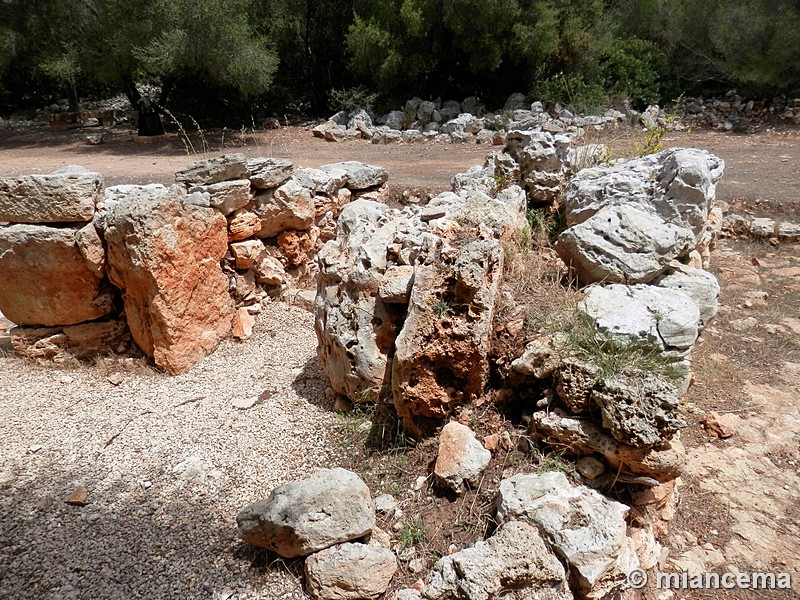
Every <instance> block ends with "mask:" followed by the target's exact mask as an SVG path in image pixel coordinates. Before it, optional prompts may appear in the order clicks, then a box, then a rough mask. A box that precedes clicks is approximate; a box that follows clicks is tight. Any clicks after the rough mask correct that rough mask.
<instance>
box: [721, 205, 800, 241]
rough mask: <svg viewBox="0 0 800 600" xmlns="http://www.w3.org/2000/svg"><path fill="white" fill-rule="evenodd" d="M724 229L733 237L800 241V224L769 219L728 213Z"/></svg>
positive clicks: (723, 225) (723, 222)
mask: <svg viewBox="0 0 800 600" xmlns="http://www.w3.org/2000/svg"><path fill="white" fill-rule="evenodd" d="M722 228H723V230H725V232H726V233H728V234H732V235H749V236H752V237H755V238H763V239H767V240H770V241H771V242H772V243H775V241H778V242H780V241H788V242H795V241H797V240H800V223H792V222H790V221H775V220H774V219H770V218H768V217H755V218H753V217H749V216H745V215H740V214H737V213H733V212H731V213H727V214H726V215H725V217H724V219H723V221H722Z"/></svg>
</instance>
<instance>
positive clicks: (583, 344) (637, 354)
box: [561, 309, 686, 380]
mask: <svg viewBox="0 0 800 600" xmlns="http://www.w3.org/2000/svg"><path fill="white" fill-rule="evenodd" d="M561 331H562V332H563V333H564V334H565V336H564V337H565V339H566V350H567V351H568V352H569V353H571V354H573V355H574V356H576V357H577V358H580V359H582V360H585V361H587V362H589V363H591V364H593V365H594V366H595V367H597V369H598V371H599V373H598V374H599V376H600V377H601V378H607V377H611V376H613V375H617V374H620V373H625V372H631V371H633V372H638V373H647V374H649V375H654V376H656V377H661V378H663V379H666V380H676V379H680V378H682V377H684V376H685V375H686V373H685V371H684V370H683V369H682V368H681V367H680V365H679V363H675V362H674V361H672V360H670V359H668V358H665V357H663V356H662V355H661V353H660V352H659V351H658V350H657V349H650V350H647V349H643V348H637V347H635V346H630V345H622V344H617V343H615V342H614V341H613V340H610V339H604V338H603V337H602V336H600V335H598V333H597V331H596V329H595V326H594V323H593V322H592V320H591V318H590V317H588V316H587V315H585V314H583V313H581V312H579V311H578V310H577V309H576V310H574V312H573V313H572V314H571V315H570V316H569V318H568V319H567V320H565V321H564V322H563V328H562V330H561Z"/></svg>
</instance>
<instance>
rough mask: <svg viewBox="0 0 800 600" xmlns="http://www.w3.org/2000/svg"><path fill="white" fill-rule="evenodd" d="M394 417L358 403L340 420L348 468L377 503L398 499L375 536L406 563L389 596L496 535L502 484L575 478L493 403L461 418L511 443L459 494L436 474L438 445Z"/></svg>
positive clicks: (481, 431)
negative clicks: (540, 476) (407, 431)
mask: <svg viewBox="0 0 800 600" xmlns="http://www.w3.org/2000/svg"><path fill="white" fill-rule="evenodd" d="M393 417H394V415H393V411H392V409H391V407H388V406H386V405H373V406H361V405H356V406H354V407H353V409H352V411H350V412H346V413H342V414H341V415H340V417H339V424H340V428H341V430H340V435H341V437H340V440H341V446H342V451H343V452H342V456H343V457H344V458H343V461H342V463H341V464H342V466H344V467H345V468H348V469H351V470H353V471H355V472H356V473H358V474H359V475H360V476H361V478H362V479H363V480H364V482H365V483H366V484H367V486H368V487H369V488H370V490H371V492H372V495H373V497H377V496H379V495H381V494H391V495H392V496H393V497H394V498H395V500H396V501H397V509H394V510H390V511H388V512H385V513H378V516H377V523H376V525H377V527H378V529H379V530H380V532H377V533H374V534H373V535H377V536H381V537H383V539H384V540H388V542H389V545H390V546H391V548H392V549H393V550H394V551H395V552H396V553H397V555H398V557H399V564H400V570H399V571H398V574H397V575H396V576H395V579H394V580H393V582H392V585H391V587H390V589H389V591H388V593H387V597H392V596H391V592H392V591H393V590H396V589H399V588H403V587H408V586H410V585H412V584H413V583H414V582H415V581H416V580H417V579H419V578H420V577H423V576H424V575H425V574H426V573H427V572H428V571H429V570H430V569H431V567H432V566H433V564H434V563H435V562H436V561H437V560H438V559H439V558H441V557H442V556H445V555H447V554H452V553H453V552H457V551H459V550H462V549H464V548H468V547H470V546H473V545H474V544H475V543H476V542H478V541H481V540H483V539H485V538H486V537H488V536H489V535H490V534H491V533H492V532H493V531H494V529H495V528H496V523H495V520H494V517H495V511H496V504H497V493H498V487H499V485H500V481H501V480H502V479H504V478H506V477H510V476H511V475H514V474H516V473H541V472H545V471H551V470H563V471H565V472H566V473H568V474H571V473H574V467H573V465H572V463H571V462H570V461H568V460H567V459H565V458H563V457H561V456H560V455H557V454H553V453H549V452H548V451H546V450H544V449H543V447H540V446H539V445H538V444H537V443H536V442H535V441H534V440H532V439H531V438H530V437H528V436H527V435H526V432H525V429H524V425H523V424H515V423H512V422H511V421H509V420H508V419H507V418H506V417H504V416H503V414H502V413H501V412H500V411H499V410H498V409H497V408H496V407H494V406H493V405H491V403H490V402H486V403H485V404H482V405H481V406H477V407H476V406H468V407H464V408H463V409H462V410H461V412H459V413H458V414H456V415H455V418H456V419H457V420H458V421H460V422H461V423H463V424H468V425H470V426H471V427H472V428H473V429H474V431H475V433H476V435H477V437H478V439H481V440H484V441H485V440H486V438H487V437H488V436H497V437H502V438H503V439H504V442H502V443H500V444H499V445H497V447H496V448H495V449H494V450H493V457H492V461H491V462H490V463H489V466H488V468H487V469H486V471H485V472H484V473H483V474H482V476H481V478H480V480H479V481H478V482H477V483H476V485H475V486H473V487H470V488H468V489H467V490H466V491H465V492H464V493H462V494H461V495H458V496H456V495H454V494H452V493H449V492H446V491H443V490H440V489H439V488H438V487H437V485H436V482H435V480H434V479H435V478H434V476H433V475H432V473H433V467H434V464H435V462H436V455H437V452H438V441H437V439H436V438H430V439H426V440H422V441H420V442H416V443H415V442H413V441H412V440H410V439H409V438H408V437H406V436H405V435H404V433H403V430H402V426H401V425H400V424H399V423H398V422H397V420H396V419H394V420H392V418H393ZM382 421H383V423H381V422H382ZM376 432H385V433H386V435H385V437H381V436H379V435H376Z"/></svg>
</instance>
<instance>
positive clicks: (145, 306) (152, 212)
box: [105, 189, 233, 374]
mask: <svg viewBox="0 0 800 600" xmlns="http://www.w3.org/2000/svg"><path fill="white" fill-rule="evenodd" d="M106 222H107V229H106V232H105V237H106V242H107V243H108V265H107V270H108V276H109V279H110V280H111V282H112V283H113V284H114V285H116V286H117V287H119V288H120V289H121V290H122V295H123V301H124V303H125V315H126V317H127V320H128V325H129V327H130V329H131V334H132V335H133V338H134V340H135V341H136V343H137V344H138V345H139V347H140V348H141V349H142V350H143V351H144V352H145V353H146V354H147V355H148V356H152V357H153V359H154V360H155V363H156V365H158V366H159V367H160V368H162V369H164V370H165V371H167V372H169V373H173V374H177V373H182V372H184V371H186V370H188V369H189V368H191V367H192V366H193V365H194V364H196V363H197V362H199V361H200V360H201V359H202V358H204V357H205V356H207V355H208V354H210V353H211V352H212V351H213V350H214V348H216V346H217V344H218V343H219V341H220V340H221V339H222V338H223V337H225V336H226V335H228V333H230V329H231V319H232V318H233V302H232V300H231V297H230V295H229V294H228V280H227V278H226V277H225V275H224V274H223V273H222V269H221V268H220V264H219V262H220V260H221V259H222V257H223V256H224V255H225V253H226V251H227V248H228V244H227V233H226V221H225V217H223V216H222V215H221V214H220V213H219V212H217V211H216V210H214V209H210V208H202V207H198V206H192V205H190V204H186V203H185V202H183V199H182V196H181V195H180V194H179V192H178V190H176V189H169V190H141V191H140V192H138V193H134V194H132V195H131V196H129V197H127V198H126V199H125V200H124V201H122V202H120V203H119V204H116V205H115V206H114V207H113V209H112V210H111V211H110V212H109V214H108V216H107V219H106Z"/></svg>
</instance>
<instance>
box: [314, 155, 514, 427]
mask: <svg viewBox="0 0 800 600" xmlns="http://www.w3.org/2000/svg"><path fill="white" fill-rule="evenodd" d="M498 161H499V163H498V164H500V165H501V166H496V162H498ZM502 165H503V161H502V160H500V159H499V158H498V157H497V156H495V155H492V156H490V157H489V158H488V159H487V162H486V165H485V166H484V167H483V168H478V169H475V170H472V171H470V172H468V173H466V174H461V175H459V176H457V177H456V180H454V184H453V185H454V189H455V190H457V192H445V193H443V194H440V195H438V196H436V197H435V198H433V199H431V201H430V202H429V203H428V204H427V205H425V206H424V207H421V208H420V207H406V208H404V209H402V210H398V209H389V208H387V207H386V206H385V205H382V204H378V203H375V202H370V201H358V202H351V203H350V204H349V205H347V206H346V207H345V208H344V210H343V211H342V214H341V216H340V218H339V222H338V226H337V229H336V236H335V238H334V239H333V240H330V241H329V242H327V243H326V244H325V245H324V246H323V247H322V249H321V250H320V252H319V255H318V261H319V270H320V273H319V279H318V293H317V298H316V308H315V314H316V331H317V337H318V339H319V356H320V360H321V361H322V364H323V367H324V369H325V373H326V375H327V377H328V379H329V380H330V382H331V386H332V387H333V389H334V391H336V392H337V393H340V394H344V395H346V396H347V397H349V398H350V399H351V400H352V401H354V402H365V401H372V400H376V399H379V398H381V399H383V400H392V401H393V403H394V405H395V407H396V409H397V412H398V414H399V415H400V416H401V417H402V418H403V421H404V424H405V427H406V429H407V431H408V432H410V433H411V434H412V435H414V436H417V437H419V436H423V435H429V434H431V433H433V431H434V430H435V429H436V428H437V427H438V426H439V425H441V424H442V423H443V421H444V420H445V419H446V418H447V417H448V415H450V414H452V412H453V410H454V409H455V408H456V407H457V406H459V405H463V404H465V403H468V402H470V401H471V400H474V399H477V398H478V397H479V396H480V395H481V394H482V393H483V390H484V388H485V386H486V383H487V380H488V373H489V364H488V359H487V354H488V350H489V334H490V331H491V327H492V322H493V319H494V314H495V307H496V303H497V294H498V289H499V286H500V284H501V282H502V269H503V251H502V247H501V245H500V242H501V241H505V240H509V239H511V238H512V237H513V236H514V235H515V234H516V232H517V231H519V230H520V229H525V228H526V227H527V222H526V220H525V207H526V201H525V193H524V191H523V189H522V188H521V187H519V186H518V185H516V184H514V183H513V182H509V183H510V185H509V186H508V187H505V188H504V189H498V186H497V177H496V175H495V173H496V172H499V169H501V168H503V167H502Z"/></svg>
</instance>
